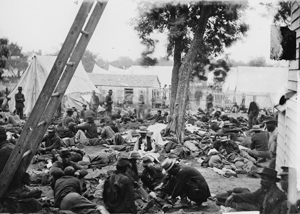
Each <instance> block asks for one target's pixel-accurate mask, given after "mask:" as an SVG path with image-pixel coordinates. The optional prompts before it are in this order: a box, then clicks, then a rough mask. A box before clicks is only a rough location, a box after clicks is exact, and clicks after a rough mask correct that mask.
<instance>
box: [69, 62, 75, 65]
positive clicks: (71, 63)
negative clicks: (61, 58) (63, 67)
mask: <svg viewBox="0 0 300 214" xmlns="http://www.w3.org/2000/svg"><path fill="white" fill-rule="evenodd" d="M67 65H69V66H73V65H75V62H67Z"/></svg>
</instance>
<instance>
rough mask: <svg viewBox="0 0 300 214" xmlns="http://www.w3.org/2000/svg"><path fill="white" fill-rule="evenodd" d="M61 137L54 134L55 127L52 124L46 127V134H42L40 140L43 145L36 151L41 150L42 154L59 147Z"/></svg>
mask: <svg viewBox="0 0 300 214" xmlns="http://www.w3.org/2000/svg"><path fill="white" fill-rule="evenodd" d="M61 141H62V140H61V139H60V137H59V136H58V135H57V134H56V129H55V127H54V126H53V125H50V126H49V127H48V129H47V134H46V135H45V136H44V138H43V140H42V142H44V145H43V144H42V146H41V147H40V148H39V149H38V152H41V153H42V154H45V153H49V152H51V151H52V150H53V149H56V150H59V149H60V147H61Z"/></svg>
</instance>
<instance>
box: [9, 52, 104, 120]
mask: <svg viewBox="0 0 300 214" xmlns="http://www.w3.org/2000/svg"><path fill="white" fill-rule="evenodd" d="M55 60H56V56H34V57H33V58H32V61H31V63H30V65H29V66H28V68H27V69H26V71H25V72H24V74H23V75H22V77H21V79H20V80H19V82H18V83H17V85H16V86H15V88H14V89H13V90H12V91H11V93H10V95H9V96H10V97H11V101H10V102H9V110H10V111H14V110H15V99H14V97H15V94H16V93H17V92H18V87H19V86H21V87H22V88H23V91H22V93H23V94H24V95H25V107H24V114H26V115H29V114H30V113H31V111H32V109H33V107H34V105H35V103H36V101H37V99H38V96H39V94H40V92H41V90H42V88H43V86H44V84H45V82H46V79H47V77H48V75H49V73H50V71H51V68H52V67H53V64H54V62H55ZM93 90H94V91H95V92H96V94H98V95H100V92H99V90H98V89H97V88H96V87H95V86H94V84H93V83H92V81H91V80H90V78H89V77H88V75H87V73H86V71H85V70H84V68H83V66H82V63H81V62H80V63H79V64H78V67H77V69H76V71H75V73H74V75H73V77H72V79H71V82H70V83H69V86H68V88H67V90H66V92H65V95H64V97H63V99H62V105H61V107H62V110H64V109H65V108H68V107H76V108H77V109H78V110H81V109H82V104H87V102H89V100H90V97H91V94H92V91H93Z"/></svg>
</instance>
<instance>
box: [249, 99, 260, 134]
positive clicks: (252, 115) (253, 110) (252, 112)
mask: <svg viewBox="0 0 300 214" xmlns="http://www.w3.org/2000/svg"><path fill="white" fill-rule="evenodd" d="M258 113H259V108H258V105H257V103H256V96H253V101H252V102H251V103H250V105H249V109H248V126H249V129H252V126H253V125H256V123H257V116H258Z"/></svg>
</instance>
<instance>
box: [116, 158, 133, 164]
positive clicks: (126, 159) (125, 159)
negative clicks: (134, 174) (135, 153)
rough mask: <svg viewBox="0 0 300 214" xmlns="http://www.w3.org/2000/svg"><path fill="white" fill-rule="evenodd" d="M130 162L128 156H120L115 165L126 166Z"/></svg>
mask: <svg viewBox="0 0 300 214" xmlns="http://www.w3.org/2000/svg"><path fill="white" fill-rule="evenodd" d="M129 164H130V162H129V160H128V158H120V159H119V160H118V163H117V166H128V165H129Z"/></svg>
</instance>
